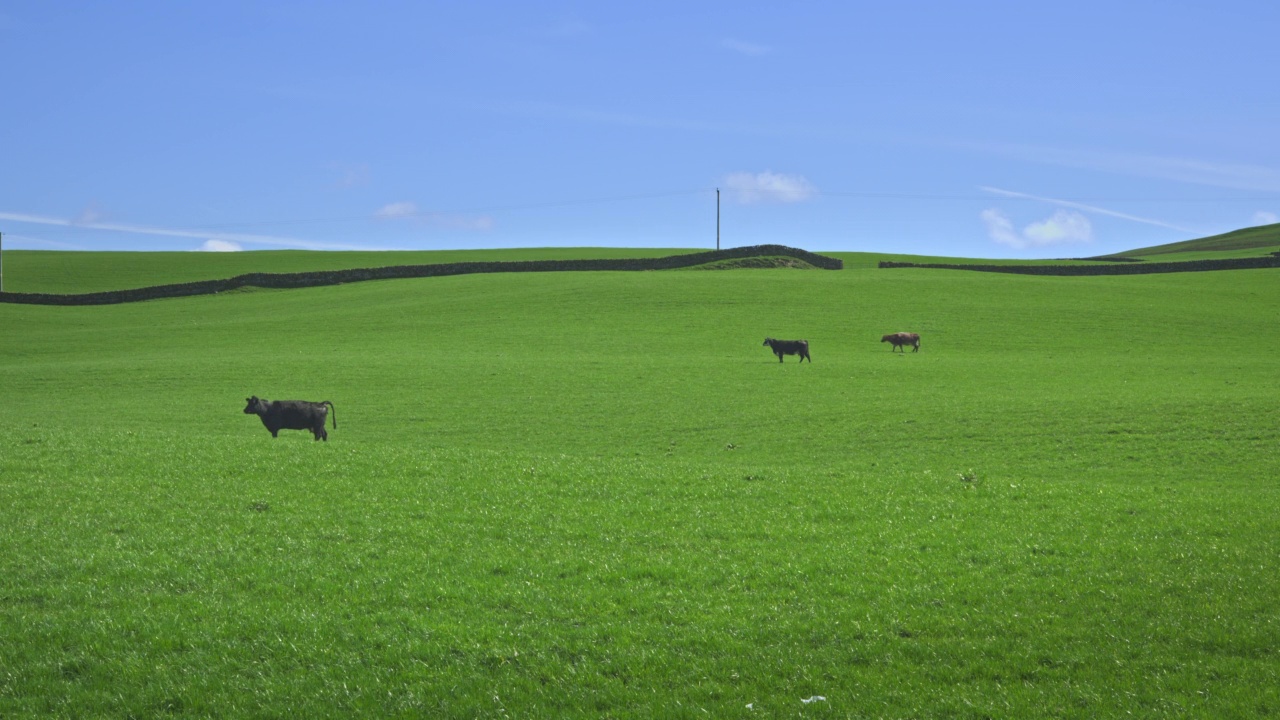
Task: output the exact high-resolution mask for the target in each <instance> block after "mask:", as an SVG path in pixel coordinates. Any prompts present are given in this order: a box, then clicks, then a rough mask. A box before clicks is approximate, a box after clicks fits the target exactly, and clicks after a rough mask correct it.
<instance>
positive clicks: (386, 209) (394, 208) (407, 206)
mask: <svg viewBox="0 0 1280 720" xmlns="http://www.w3.org/2000/svg"><path fill="white" fill-rule="evenodd" d="M417 214H418V206H417V205H414V204H413V203H411V202H393V203H388V204H386V205H383V206H382V207H380V208H378V209H377V210H376V211H375V212H374V213H373V216H374V217H376V218H381V219H383V220H395V219H399V218H409V217H414V216H415V215H417Z"/></svg>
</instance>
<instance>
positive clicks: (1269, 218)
mask: <svg viewBox="0 0 1280 720" xmlns="http://www.w3.org/2000/svg"><path fill="white" fill-rule="evenodd" d="M1276 223H1280V215H1276V214H1275V213H1273V212H1268V211H1266V210H1259V211H1258V212H1256V213H1254V214H1253V224H1254V225H1275V224H1276Z"/></svg>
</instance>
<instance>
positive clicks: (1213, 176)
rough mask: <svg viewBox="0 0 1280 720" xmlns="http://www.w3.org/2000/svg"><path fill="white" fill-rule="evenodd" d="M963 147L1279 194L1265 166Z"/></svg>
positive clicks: (1273, 173)
mask: <svg viewBox="0 0 1280 720" xmlns="http://www.w3.org/2000/svg"><path fill="white" fill-rule="evenodd" d="M963 146H964V147H966V148H968V149H971V150H977V151H982V152H993V153H997V154H1000V155H1005V156H1008V157H1014V158H1018V159H1022V160H1029V161H1031V162H1038V163H1044V164H1049V165H1060V166H1063V167H1073V168H1084V169H1088V170H1101V171H1104V172H1111V173H1116V174H1119V175H1132V176H1136V177H1145V178H1153V179H1157V180H1173V181H1177V182H1184V183H1189V184H1193V185H1206V186H1209V187H1219V188H1230V189H1233V190H1255V191H1262V192H1268V193H1274V192H1280V170H1278V169H1276V168H1272V167H1265V166H1262V165H1250V164H1246V163H1232V162H1220V161H1211V160H1197V159H1191V158H1182V157H1169V156H1164V155H1142V154H1135V153H1122V152H1106V151H1098V150H1088V149H1080V148H1071V149H1064V148H1054V147H1045V146H1041V145H1019V144H1009V143H968V144H964V145H963Z"/></svg>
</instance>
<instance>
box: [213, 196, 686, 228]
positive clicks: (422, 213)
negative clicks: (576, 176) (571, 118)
mask: <svg viewBox="0 0 1280 720" xmlns="http://www.w3.org/2000/svg"><path fill="white" fill-rule="evenodd" d="M707 192H710V189H699V190H674V191H670V192H661V193H646V194H643V195H618V196H614V197H601V198H586V199H582V200H555V201H550V202H542V203H527V204H520V205H490V206H487V207H476V208H466V209H463V210H414V211H412V212H405V213H397V214H394V215H387V216H384V217H382V218H380V217H379V216H378V214H377V213H371V214H365V215H346V216H342V217H327V218H310V219H296V220H253V221H246V222H231V223H218V224H216V225H199V226H197V229H200V230H206V229H217V228H232V227H257V226H262V225H290V224H297V225H301V224H307V223H330V222H355V221H360V220H378V219H388V220H396V219H400V218H414V217H434V216H438V215H466V214H470V213H485V212H502V211H508V210H537V209H540V208H548V207H569V206H573V205H598V204H604V203H611V202H624V201H628V200H649V199H653V198H663V197H676V196H680V195H700V194H703V193H707Z"/></svg>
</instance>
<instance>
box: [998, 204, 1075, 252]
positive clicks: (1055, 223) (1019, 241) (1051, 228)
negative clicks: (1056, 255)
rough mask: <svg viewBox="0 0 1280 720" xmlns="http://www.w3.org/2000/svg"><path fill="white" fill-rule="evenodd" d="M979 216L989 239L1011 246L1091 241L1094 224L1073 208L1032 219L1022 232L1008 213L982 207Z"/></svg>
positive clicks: (1020, 247) (1039, 245) (1019, 247)
mask: <svg viewBox="0 0 1280 720" xmlns="http://www.w3.org/2000/svg"><path fill="white" fill-rule="evenodd" d="M981 218H982V223H983V224H984V225H985V226H986V228H987V235H988V236H989V237H990V238H991V239H992V240H994V241H995V242H997V243H1000V244H1001V245H1008V246H1009V247H1012V248H1018V249H1022V248H1028V247H1047V246H1049V245H1065V244H1071V243H1088V242H1092V241H1093V225H1092V224H1091V223H1090V222H1089V218H1087V217H1085V216H1084V215H1081V214H1080V213H1078V212H1076V211H1074V210H1058V211H1057V212H1055V213H1054V214H1053V215H1052V216H1050V217H1048V218H1046V219H1044V220H1041V221H1039V222H1033V223H1031V224H1030V225H1028V226H1027V227H1026V228H1024V229H1023V230H1022V232H1018V231H1017V230H1015V229H1014V226H1013V221H1012V220H1010V219H1009V217H1008V216H1007V215H1005V214H1004V213H1002V212H1000V211H999V210H996V209H994V208H991V209H988V210H983V211H982V214H981Z"/></svg>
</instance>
